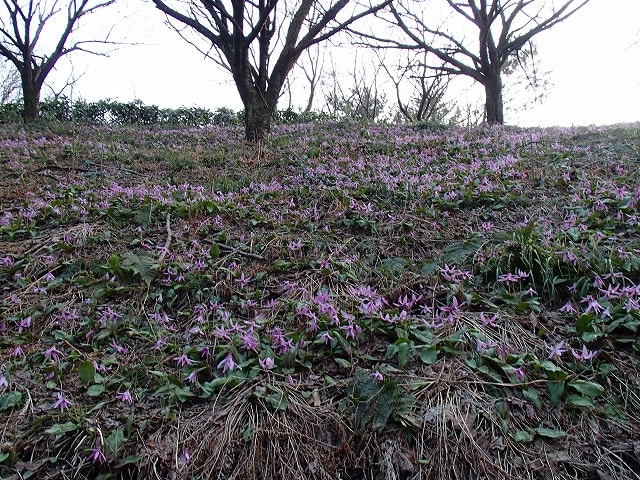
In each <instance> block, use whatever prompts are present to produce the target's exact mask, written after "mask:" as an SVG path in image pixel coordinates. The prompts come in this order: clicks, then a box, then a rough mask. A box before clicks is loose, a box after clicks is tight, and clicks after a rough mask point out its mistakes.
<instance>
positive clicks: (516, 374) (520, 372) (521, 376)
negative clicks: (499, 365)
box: [511, 367, 524, 380]
mask: <svg viewBox="0 0 640 480" xmlns="http://www.w3.org/2000/svg"><path fill="white" fill-rule="evenodd" d="M511 373H513V375H514V377H516V378H517V379H518V380H524V370H523V368H522V367H518V368H514V369H513V371H512V372H511Z"/></svg>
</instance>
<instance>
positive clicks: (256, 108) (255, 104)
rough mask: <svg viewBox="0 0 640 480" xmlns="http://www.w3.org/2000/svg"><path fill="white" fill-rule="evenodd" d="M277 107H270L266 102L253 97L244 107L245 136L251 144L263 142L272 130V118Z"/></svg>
mask: <svg viewBox="0 0 640 480" xmlns="http://www.w3.org/2000/svg"><path fill="white" fill-rule="evenodd" d="M274 112H275V105H273V106H270V105H267V104H266V103H265V100H264V99H262V98H260V97H256V96H253V97H252V98H251V100H250V101H249V102H247V103H246V104H245V106H244V128H245V130H244V135H245V140H247V141H248V142H250V143H260V142H262V141H263V140H264V139H265V137H266V136H267V134H268V133H269V131H270V130H271V118H272V117H273V114H274Z"/></svg>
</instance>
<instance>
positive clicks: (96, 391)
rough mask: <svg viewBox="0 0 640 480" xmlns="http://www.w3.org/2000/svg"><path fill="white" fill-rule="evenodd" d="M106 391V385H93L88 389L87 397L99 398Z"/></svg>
mask: <svg viewBox="0 0 640 480" xmlns="http://www.w3.org/2000/svg"><path fill="white" fill-rule="evenodd" d="M104 391H105V387H104V385H91V386H90V387H89V388H87V395H89V396H90V397H99V396H100V395H102V394H103V393H104Z"/></svg>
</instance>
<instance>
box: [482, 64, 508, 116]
mask: <svg viewBox="0 0 640 480" xmlns="http://www.w3.org/2000/svg"><path fill="white" fill-rule="evenodd" d="M484 91H485V94H486V103H485V109H486V115H487V123H494V124H500V125H502V124H504V107H503V102H502V79H501V78H500V73H496V74H495V75H492V76H491V77H490V78H488V79H487V82H486V83H485V85H484Z"/></svg>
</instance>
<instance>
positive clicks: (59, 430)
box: [45, 422, 78, 435]
mask: <svg viewBox="0 0 640 480" xmlns="http://www.w3.org/2000/svg"><path fill="white" fill-rule="evenodd" d="M77 429H78V425H77V424H76V423H73V422H67V423H56V424H55V425H53V426H52V427H51V428H48V429H46V430H45V432H46V433H50V434H51V435H64V434H65V433H69V432H73V431H75V430H77Z"/></svg>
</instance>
